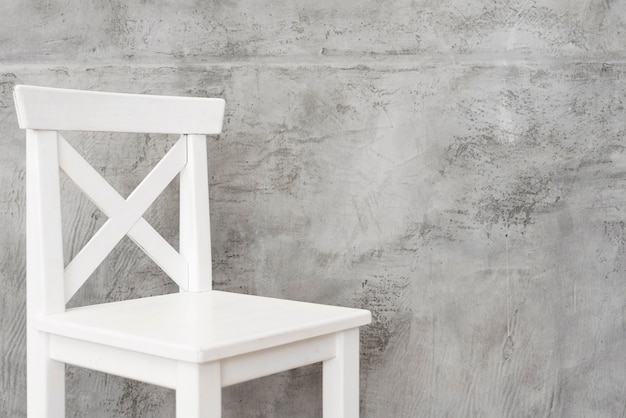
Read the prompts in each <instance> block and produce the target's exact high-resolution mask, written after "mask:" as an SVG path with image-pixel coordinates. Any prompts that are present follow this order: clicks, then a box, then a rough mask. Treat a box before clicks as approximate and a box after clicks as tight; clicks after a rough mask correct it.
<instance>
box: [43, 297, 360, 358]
mask: <svg viewBox="0 0 626 418" xmlns="http://www.w3.org/2000/svg"><path fill="white" fill-rule="evenodd" d="M130 318H132V320H129V319H130ZM369 322H370V313H369V311H365V310H362V309H353V308H343V307H339V306H328V305H318V304H313V303H305V302H296V301H290V300H282V299H274V298H267V297H260V296H252V295H243V294H238V293H230V292H221V291H217V290H213V291H211V292H183V293H174V294H169V295H162V296H155V297H151V298H142V299H133V300H127V301H122V302H114V303H107V304H100V305H91V306H84V307H80V308H74V309H68V310H67V311H66V312H65V313H63V314H60V315H48V316H45V317H42V318H39V319H38V320H37V328H38V329H39V330H42V331H46V332H50V333H52V334H56V335H62V336H65V337H69V338H77V339H82V340H85V341H90V342H94V343H99V344H106V345H111V346H114V347H118V348H124V349H127V350H133V351H139V352H143V353H147V354H153V355H156V356H161V357H167V358H172V359H177V360H182V361H188V362H196V363H202V362H209V361H215V360H220V359H224V358H227V357H233V356H237V355H241V354H246V353H250V352H253V351H257V350H264V349H266V348H271V347H276V346H279V345H283V344H289V343H292V342H295V341H300V340H307V339H310V338H314V337H318V336H322V335H325V334H332V333H335V332H339V331H342V330H345V329H350V328H354V327H358V326H361V325H365V324H367V323H369Z"/></svg>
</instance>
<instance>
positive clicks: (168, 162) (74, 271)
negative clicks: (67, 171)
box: [65, 141, 187, 300]
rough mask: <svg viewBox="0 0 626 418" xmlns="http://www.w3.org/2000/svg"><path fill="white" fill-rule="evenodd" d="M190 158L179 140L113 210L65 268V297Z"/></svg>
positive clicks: (183, 143) (73, 290) (85, 276)
mask: <svg viewBox="0 0 626 418" xmlns="http://www.w3.org/2000/svg"><path fill="white" fill-rule="evenodd" d="M186 161H187V152H186V146H185V142H184V141H179V142H177V143H176V144H175V145H174V146H173V147H172V149H170V150H169V151H168V153H167V154H166V155H165V157H163V159H162V160H161V161H160V162H159V163H158V164H157V165H156V167H154V169H153V170H152V171H151V172H150V173H149V174H148V175H147V176H146V178H145V179H144V180H143V181H142V182H141V183H140V184H139V186H137V188H136V189H135V190H134V191H133V192H132V193H131V194H130V196H128V199H126V202H125V204H124V205H123V207H121V208H120V209H118V211H117V212H116V213H113V215H112V217H111V218H109V219H108V220H107V221H106V222H105V223H104V225H103V226H102V228H100V230H99V231H98V232H96V234H95V235H94V236H93V237H92V238H91V240H90V241H89V242H88V243H87V244H86V245H85V246H84V247H83V249H82V250H81V251H80V252H79V253H78V254H77V255H76V257H74V259H73V260H72V261H71V262H70V263H69V264H68V265H67V267H66V268H65V298H66V300H69V299H70V298H71V297H72V295H74V293H76V291H77V290H78V289H79V288H80V287H81V286H82V285H83V283H84V282H85V281H86V280H87V279H88V278H89V276H90V275H91V273H93V272H94V270H95V269H96V268H97V267H98V265H100V263H102V261H103V260H104V259H105V258H106V256H107V255H108V254H109V253H110V252H111V250H113V248H114V247H115V245H117V243H118V242H119V241H120V239H122V238H123V237H124V235H126V234H127V233H128V231H130V229H131V228H132V226H133V225H134V224H135V223H136V222H137V221H138V220H139V219H140V218H141V217H142V215H143V213H144V212H145V211H146V210H147V209H148V207H150V205H151V204H152V202H154V200H155V199H156V198H157V197H158V196H159V195H160V194H161V192H162V191H163V190H164V189H165V187H167V185H168V184H169V183H170V182H171V181H172V180H173V179H174V177H176V175H177V174H178V173H179V172H180V170H181V169H182V167H183V166H184V165H185V163H186Z"/></svg>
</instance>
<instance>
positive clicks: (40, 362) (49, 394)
mask: <svg viewBox="0 0 626 418" xmlns="http://www.w3.org/2000/svg"><path fill="white" fill-rule="evenodd" d="M26 344H27V364H26V373H27V378H26V391H27V393H26V398H27V401H26V403H27V405H26V407H27V413H28V416H29V418H63V417H64V416H65V364H64V363H61V362H58V361H55V360H51V359H50V355H49V336H48V334H46V333H43V332H40V331H37V330H35V329H32V328H29V330H28V334H27V343H26Z"/></svg>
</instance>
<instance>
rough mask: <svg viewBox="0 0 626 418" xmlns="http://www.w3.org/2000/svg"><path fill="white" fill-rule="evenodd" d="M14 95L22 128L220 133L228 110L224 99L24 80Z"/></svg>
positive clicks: (16, 88)
mask: <svg viewBox="0 0 626 418" xmlns="http://www.w3.org/2000/svg"><path fill="white" fill-rule="evenodd" d="M14 97H15V104H16V108H17V115H18V121H19V125H20V128H22V129H48V130H56V131H106V132H139V133H171V134H218V133H220V132H221V131H222V119H223V115H224V100H223V99H207V98H198V97H172V96H153V95H140V94H123V93H105V92H94V91H82V90H69V89H57V88H49V87H35V86H23V85H18V86H16V87H15V90H14Z"/></svg>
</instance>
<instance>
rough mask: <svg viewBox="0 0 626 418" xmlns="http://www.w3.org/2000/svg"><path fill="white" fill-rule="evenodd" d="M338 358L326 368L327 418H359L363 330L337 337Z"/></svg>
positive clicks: (341, 333) (348, 332) (324, 369)
mask: <svg viewBox="0 0 626 418" xmlns="http://www.w3.org/2000/svg"><path fill="white" fill-rule="evenodd" d="M335 338H336V340H335V341H336V342H335V344H336V356H335V357H334V358H332V359H330V360H326V361H325V362H324V366H323V372H322V373H323V399H324V418H357V417H358V416H359V329H358V328H355V329H350V330H347V331H344V332H340V333H337V334H336V336H335Z"/></svg>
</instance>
